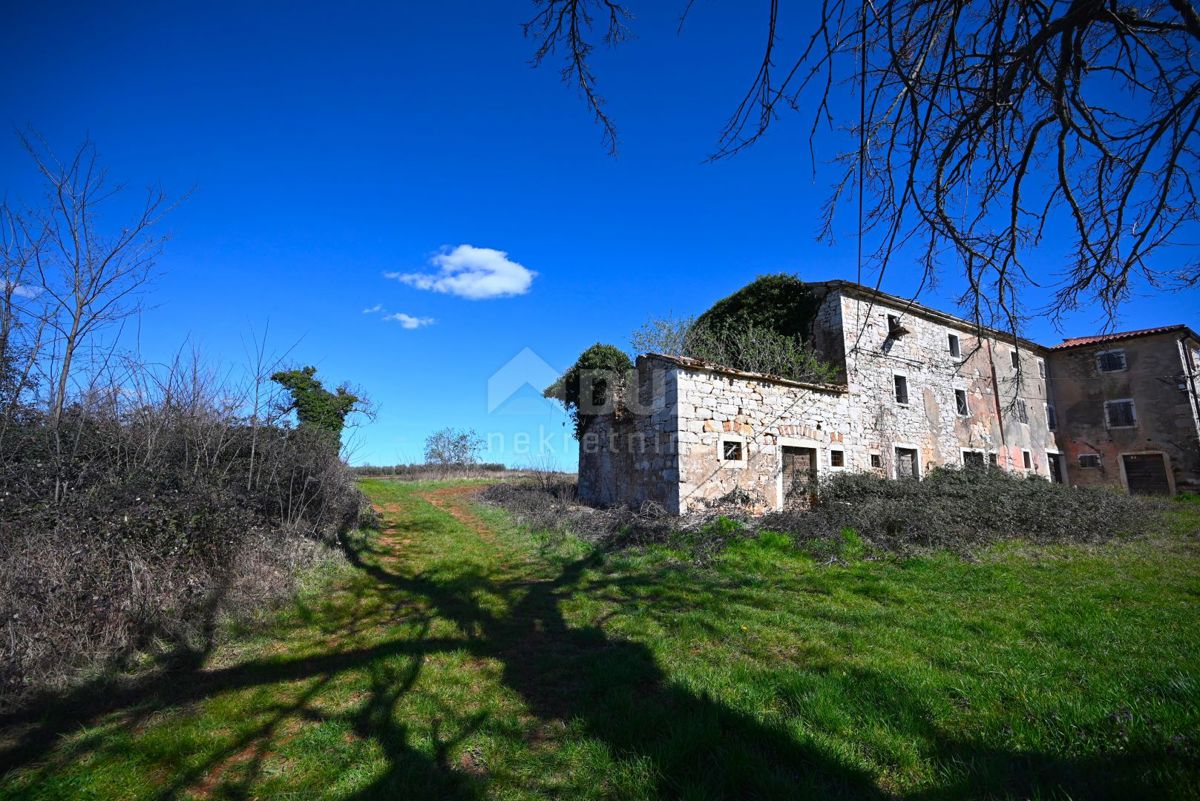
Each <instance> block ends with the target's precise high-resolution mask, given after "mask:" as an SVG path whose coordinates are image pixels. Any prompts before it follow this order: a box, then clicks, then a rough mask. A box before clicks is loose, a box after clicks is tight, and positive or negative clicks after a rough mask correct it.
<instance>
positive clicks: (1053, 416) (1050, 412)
mask: <svg viewBox="0 0 1200 801" xmlns="http://www.w3.org/2000/svg"><path fill="white" fill-rule="evenodd" d="M1046 428H1048V429H1050V430H1051V431H1054V430H1056V429H1057V428H1058V412H1056V411H1055V410H1054V404H1052V403H1047V404H1046Z"/></svg>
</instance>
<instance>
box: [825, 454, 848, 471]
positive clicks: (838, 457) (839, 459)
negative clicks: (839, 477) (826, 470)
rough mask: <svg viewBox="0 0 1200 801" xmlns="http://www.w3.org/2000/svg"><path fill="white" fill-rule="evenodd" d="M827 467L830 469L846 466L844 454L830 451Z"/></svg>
mask: <svg viewBox="0 0 1200 801" xmlns="http://www.w3.org/2000/svg"><path fill="white" fill-rule="evenodd" d="M829 466H830V467H845V466H846V452H845V451H830V452H829Z"/></svg>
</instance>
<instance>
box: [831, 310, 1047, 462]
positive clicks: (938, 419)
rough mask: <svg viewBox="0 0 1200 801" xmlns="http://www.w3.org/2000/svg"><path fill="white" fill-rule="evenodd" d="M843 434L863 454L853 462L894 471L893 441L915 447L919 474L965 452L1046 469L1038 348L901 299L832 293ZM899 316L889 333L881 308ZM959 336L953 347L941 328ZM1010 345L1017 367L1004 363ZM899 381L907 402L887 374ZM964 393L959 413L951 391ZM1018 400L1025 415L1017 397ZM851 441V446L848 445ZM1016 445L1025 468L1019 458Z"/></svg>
mask: <svg viewBox="0 0 1200 801" xmlns="http://www.w3.org/2000/svg"><path fill="white" fill-rule="evenodd" d="M840 301H841V303H840V305H841V319H842V321H843V329H842V336H843V337H844V342H845V350H846V354H847V355H846V371H847V386H848V389H849V392H850V396H851V404H850V411H849V413H850V420H851V431H850V434H851V436H852V437H853V439H854V440H855V441H856V442H858V443H861V444H862V446H863V448H862V451H863V452H865V454H866V457H865V459H864V460H863V461H862V462H858V463H856V464H854V465H851V466H852V467H856V468H869V467H870V458H871V455H872V454H874V455H876V456H877V457H878V460H879V463H880V465H881V467H880V469H881V470H882V471H883V472H885V473H886V474H887V475H892V476H894V475H896V448H912V449H915V450H916V451H917V452H918V454H919V456H918V458H919V462H920V472H921V474H922V475H924V474H925V473H926V472H928V471H929V470H930V469H932V468H933V467H935V466H939V465H951V466H960V465H962V464H963V463H964V451H968V452H975V453H982V454H983V458H984V459H987V460H991V459H992V457H993V456H994V458H995V463H996V464H998V465H999V466H1000V467H1003V468H1005V469H1009V470H1013V471H1016V472H1027V473H1030V474H1034V475H1040V476H1043V477H1045V476H1047V475H1048V461H1047V454H1048V453H1050V452H1054V451H1056V450H1057V448H1056V446H1055V439H1054V434H1053V432H1051V431H1050V430H1049V428H1048V422H1047V411H1046V403H1047V400H1048V398H1047V384H1046V380H1045V378H1044V377H1043V376H1042V370H1041V369H1040V368H1039V364H1038V363H1039V361H1040V360H1042V359H1043V358H1044V354H1045V349H1043V348H1040V347H1037V346H1033V345H1032V344H1017V343H1014V342H1012V341H1011V340H1009V341H1003V340H1001V339H999V338H996V337H991V336H986V335H985V336H980V332H978V331H977V330H975V329H974V328H973V327H971V326H970V325H969V324H967V323H965V322H961V323H957V324H955V323H954V322H953V321H952V318H943V319H930V318H929V317H926V316H924V315H922V314H920V313H917V312H914V311H911V310H909V309H907V308H906V307H905V306H904V305H900V304H892V303H887V302H884V301H882V300H880V299H874V300H871V299H869V298H867V297H859V296H856V295H852V294H850V293H840ZM889 315H894V316H896V317H898V318H899V321H900V324H901V326H902V327H903V328H904V329H905V331H904V333H901V334H899V335H897V333H896V332H895V331H893V330H892V328H891V327H890V325H889V322H888V316H889ZM950 334H954V335H955V336H957V337H958V341H959V354H960V355H959V356H958V357H955V356H953V355H952V353H951V351H950V346H949V335H950ZM1014 351H1016V352H1017V354H1018V360H1019V364H1020V370H1019V371H1018V370H1017V369H1016V368H1014V367H1013V365H1012V356H1011V354H1012V353H1013V352H1014ZM896 375H901V376H903V377H904V378H905V380H906V381H907V386H908V395H909V403H908V404H907V405H904V404H900V403H898V402H897V401H896V397H895V383H894V382H895V376H896ZM956 390H962V391H964V392H965V393H966V396H967V404H968V411H969V414H968V415H966V416H962V415H960V414H959V413H958V406H957V401H956V397H955V391H956ZM1018 400H1019V401H1024V404H1025V412H1026V413H1025V417H1026V422H1021V421H1020V420H1019V416H1018V412H1017V401H1018ZM857 450H858V449H856V452H857ZM1024 451H1029V453H1030V468H1029V469H1028V470H1026V468H1025V467H1024V453H1023V452H1024Z"/></svg>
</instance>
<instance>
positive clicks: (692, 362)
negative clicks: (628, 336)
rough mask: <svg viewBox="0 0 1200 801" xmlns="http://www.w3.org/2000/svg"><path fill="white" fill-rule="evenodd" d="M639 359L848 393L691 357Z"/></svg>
mask: <svg viewBox="0 0 1200 801" xmlns="http://www.w3.org/2000/svg"><path fill="white" fill-rule="evenodd" d="M638 359H639V360H640V359H654V360H657V361H660V362H666V363H668V364H674V365H676V366H678V367H684V368H687V369H689V370H704V371H706V372H709V373H717V374H718V375H726V376H732V377H734V378H741V379H745V380H747V381H766V382H768V383H771V384H781V385H783V386H789V387H799V388H800V389H811V390H814V391H816V392H838V393H844V392H846V391H847V387H846V385H845V384H822V383H819V382H817V381H797V380H795V379H794V378H783V377H782V376H777V375H769V374H767V373H752V372H749V371H748V370H736V369H734V368H732V367H725V366H724V365H720V364H717V363H716V362H710V361H706V360H704V359H693V358H692V357H690V356H667V355H665V354H662V353H647V354H645V355H643V356H639V357H638Z"/></svg>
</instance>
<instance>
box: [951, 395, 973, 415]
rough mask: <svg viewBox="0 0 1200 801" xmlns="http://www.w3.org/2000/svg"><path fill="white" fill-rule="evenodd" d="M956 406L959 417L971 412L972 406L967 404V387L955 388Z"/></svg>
mask: <svg viewBox="0 0 1200 801" xmlns="http://www.w3.org/2000/svg"><path fill="white" fill-rule="evenodd" d="M954 406H955V408H956V409H957V410H958V416H959V417H967V416H968V415H970V414H971V407H970V406H969V405H968V404H967V391H966V390H965V389H956V390H954Z"/></svg>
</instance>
